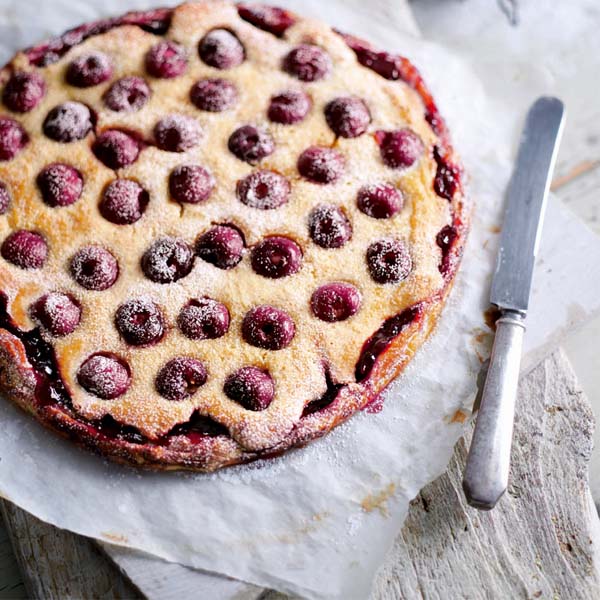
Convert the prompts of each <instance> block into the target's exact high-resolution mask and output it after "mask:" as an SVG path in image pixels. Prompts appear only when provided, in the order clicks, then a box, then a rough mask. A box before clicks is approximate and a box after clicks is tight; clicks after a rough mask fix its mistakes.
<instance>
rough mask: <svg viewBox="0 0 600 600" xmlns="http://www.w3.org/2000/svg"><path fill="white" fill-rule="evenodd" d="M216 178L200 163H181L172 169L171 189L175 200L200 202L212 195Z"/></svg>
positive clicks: (190, 202)
mask: <svg viewBox="0 0 600 600" xmlns="http://www.w3.org/2000/svg"><path fill="white" fill-rule="evenodd" d="M214 187H215V178H214V177H213V176H212V175H211V173H209V172H208V171H207V170H206V169H205V168H204V167H201V166H200V165H181V166H179V167H176V168H175V169H174V170H173V171H171V175H170V176H169V191H170V192H171V197H172V198H173V200H175V202H182V203H186V204H198V203H200V202H204V201H205V200H207V199H208V197H209V196H210V195H211V193H212V191H213V189H214Z"/></svg>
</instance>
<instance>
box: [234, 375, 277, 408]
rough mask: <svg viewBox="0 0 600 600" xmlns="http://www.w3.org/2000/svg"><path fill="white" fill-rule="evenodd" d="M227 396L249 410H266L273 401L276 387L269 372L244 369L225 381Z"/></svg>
mask: <svg viewBox="0 0 600 600" xmlns="http://www.w3.org/2000/svg"><path fill="white" fill-rule="evenodd" d="M223 391H224V392H225V395H226V396H227V397H228V398H229V399H230V400H233V401H234V402H237V403H238V404H241V405H242V406H243V407H244V408H246V409H248V410H254V411H259V410H265V409H266V408H267V407H268V406H269V405H270V404H271V402H272V401H273V397H274V396H275V386H274V385H273V379H272V377H271V376H270V375H269V373H268V372H267V371H263V370H262V369H259V368H258V367H242V368H241V369H238V370H237V371H236V372H235V373H232V374H231V375H229V376H228V377H227V379H226V380H225V385H224V386H223Z"/></svg>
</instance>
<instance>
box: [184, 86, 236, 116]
mask: <svg viewBox="0 0 600 600" xmlns="http://www.w3.org/2000/svg"><path fill="white" fill-rule="evenodd" d="M190 100H191V101H192V103H193V104H194V106H195V107H196V108H199V109H200V110H205V111H207V112H223V111H224V110H228V109H230V108H232V107H233V106H235V104H236V102H237V100H238V92H237V88H236V87H235V85H234V84H233V83H232V82H231V81H228V80H227V79H217V78H212V79H201V80H200V81H198V82H196V83H195V84H194V85H193V86H192V89H191V90H190Z"/></svg>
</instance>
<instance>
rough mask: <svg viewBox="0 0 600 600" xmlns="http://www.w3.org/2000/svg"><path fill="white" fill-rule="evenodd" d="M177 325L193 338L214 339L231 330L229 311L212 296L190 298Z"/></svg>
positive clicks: (180, 314) (187, 335)
mask: <svg viewBox="0 0 600 600" xmlns="http://www.w3.org/2000/svg"><path fill="white" fill-rule="evenodd" d="M177 326H178V327H179V329H180V330H181V333H183V335H185V336H186V337H188V338H190V339H191V340H214V339H217V338H220V337H222V336H224V335H225V334H226V333H227V331H228V330H229V311H228V310H227V307H226V306H225V305H224V304H221V303H220V302H217V301H216V300H213V299H212V298H200V299H199V300H190V301H189V302H188V303H187V304H186V305H185V306H184V307H183V308H182V309H181V312H180V313H179V316H178V317H177Z"/></svg>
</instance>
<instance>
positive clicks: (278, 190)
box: [236, 170, 290, 210]
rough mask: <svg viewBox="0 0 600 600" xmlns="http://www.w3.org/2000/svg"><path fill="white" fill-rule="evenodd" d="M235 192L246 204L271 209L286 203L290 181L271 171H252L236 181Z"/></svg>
mask: <svg viewBox="0 0 600 600" xmlns="http://www.w3.org/2000/svg"><path fill="white" fill-rule="evenodd" d="M236 193H237V197H238V199H239V200H240V201H241V202H243V203H244V204H245V205H246V206H251V207H252V208H259V209H261V210H271V209H274V208H279V207H280V206H283V205H284V204H286V203H287V201H288V198H289V195H290V182H289V181H288V180H287V179H286V178H285V177H284V176H283V175H279V174H278V173H275V172H273V171H265V170H263V171H254V172H253V173H250V175H247V176H246V177H244V179H240V180H239V181H238V182H237V186H236Z"/></svg>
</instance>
